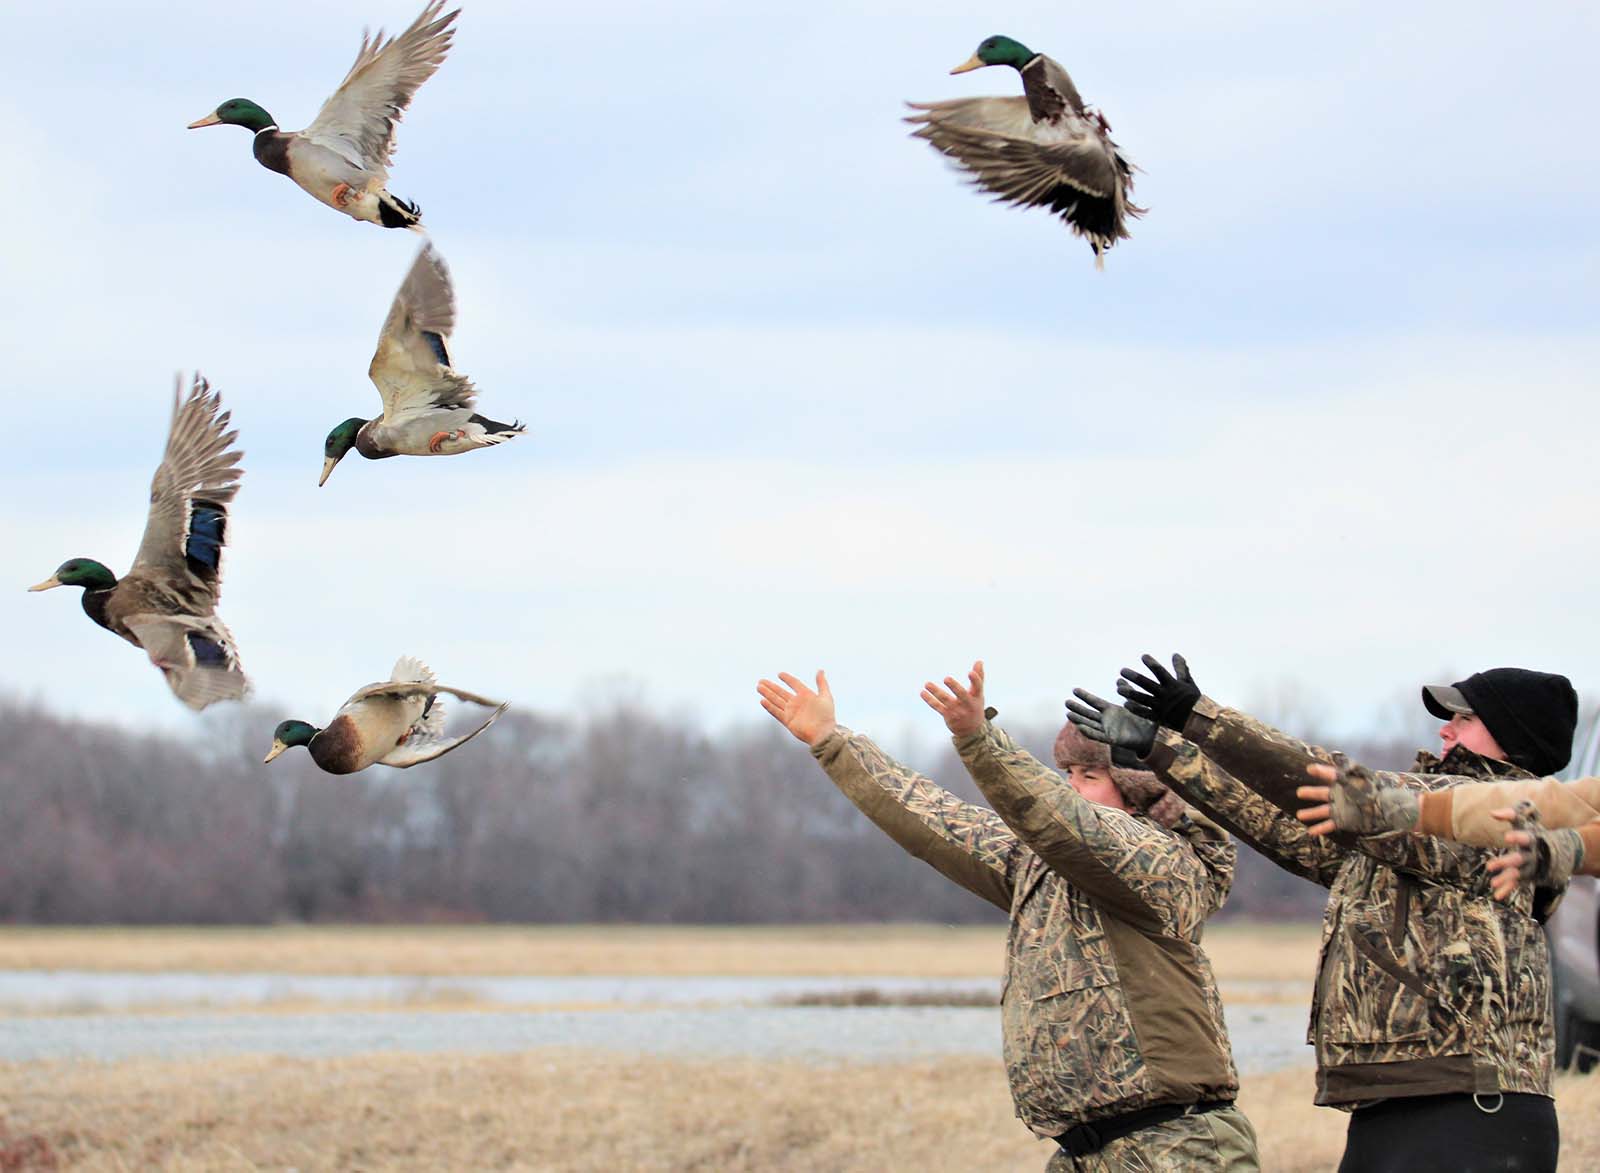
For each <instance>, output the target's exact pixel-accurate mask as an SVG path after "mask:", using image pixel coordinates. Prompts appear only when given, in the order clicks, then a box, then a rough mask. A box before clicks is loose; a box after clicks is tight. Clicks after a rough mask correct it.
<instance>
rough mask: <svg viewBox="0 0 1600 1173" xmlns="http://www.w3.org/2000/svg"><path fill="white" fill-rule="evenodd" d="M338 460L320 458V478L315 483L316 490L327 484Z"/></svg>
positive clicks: (329, 457) (336, 458) (336, 457)
mask: <svg viewBox="0 0 1600 1173" xmlns="http://www.w3.org/2000/svg"><path fill="white" fill-rule="evenodd" d="M340 459H341V458H340V457H338V456H324V457H323V458H322V478H321V479H320V480H319V481H317V488H319V489H320V488H322V486H323V485H325V484H327V483H328V478H329V477H330V476H332V475H333V466H334V465H336V464H338V463H339V461H340Z"/></svg>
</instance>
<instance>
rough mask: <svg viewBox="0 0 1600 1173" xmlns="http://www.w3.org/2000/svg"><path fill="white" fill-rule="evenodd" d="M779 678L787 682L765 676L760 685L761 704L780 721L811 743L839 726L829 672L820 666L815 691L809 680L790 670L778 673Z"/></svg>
mask: <svg viewBox="0 0 1600 1173" xmlns="http://www.w3.org/2000/svg"><path fill="white" fill-rule="evenodd" d="M778 679H779V680H781V681H783V684H774V683H773V682H772V681H770V680H763V681H761V682H760V683H759V684H757V685H756V692H757V693H759V694H760V696H761V707H762V708H763V709H765V710H767V712H769V713H771V714H772V715H773V716H774V717H775V718H777V721H778V724H780V725H782V726H783V727H784V728H785V729H787V730H788V731H789V732H790V733H793V734H794V735H795V737H797V738H799V739H800V740H801V741H803V742H805V743H806V744H807V745H816V744H817V743H818V742H820V741H822V740H824V739H825V738H826V737H827V736H828V734H830V733H832V732H833V731H834V729H836V728H837V727H838V724H839V723H838V722H837V721H836V720H834V717H833V690H832V689H830V688H829V687H828V674H827V673H826V672H824V671H822V670H821V669H820V668H819V669H817V688H816V691H815V692H813V691H812V690H811V689H810V688H809V687H808V686H807V685H806V683H805V681H803V680H801V679H800V678H799V677H797V676H790V675H789V674H788V673H787V672H780V673H778ZM785 684H786V685H788V687H787V688H785V687H784V685H785Z"/></svg>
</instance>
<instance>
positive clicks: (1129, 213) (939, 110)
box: [906, 36, 1144, 268]
mask: <svg viewBox="0 0 1600 1173" xmlns="http://www.w3.org/2000/svg"><path fill="white" fill-rule="evenodd" d="M990 65H1009V66H1011V68H1013V69H1015V70H1016V71H1017V72H1018V73H1019V74H1021V75H1022V96H1021V97H1019V98H1017V97H1013V98H957V99H954V100H952V101H946V102H912V103H910V106H911V107H912V109H914V110H917V111H919V112H918V113H916V114H913V115H911V116H910V117H909V118H907V119H906V121H907V122H910V123H912V124H913V125H915V126H916V127H917V129H916V130H915V131H913V132H912V133H913V134H914V135H915V136H916V137H917V138H921V139H926V140H927V141H928V142H929V143H931V144H932V145H933V147H934V148H935V149H936V150H938V151H939V152H940V153H942V154H944V155H946V156H948V157H949V158H951V159H953V160H955V162H956V163H957V164H959V165H960V166H961V167H963V168H964V169H965V170H966V171H967V172H968V173H969V174H970V176H971V178H972V181H973V183H975V184H976V185H977V186H979V187H981V188H983V189H984V190H985V191H990V192H993V193H994V195H995V198H996V199H997V200H999V201H1000V202H1002V203H1012V204H1018V205H1021V206H1023V207H1042V208H1048V209H1050V210H1051V211H1052V212H1055V213H1056V214H1058V215H1059V216H1060V217H1061V218H1062V220H1063V221H1065V222H1066V224H1067V226H1068V227H1069V228H1071V229H1072V231H1073V232H1074V233H1075V234H1077V235H1078V236H1081V237H1083V238H1084V239H1085V240H1087V241H1088V242H1089V247H1090V248H1091V249H1093V250H1094V258H1095V267H1096V268H1104V264H1105V263H1104V259H1103V254H1104V252H1105V250H1106V249H1108V248H1110V247H1111V246H1112V245H1114V244H1116V243H1117V241H1119V240H1126V239H1127V238H1128V227H1127V222H1128V220H1129V219H1130V218H1132V217H1135V216H1140V215H1143V214H1144V209H1143V208H1140V207H1138V206H1136V205H1134V204H1132V203H1130V202H1129V200H1128V197H1129V195H1130V193H1131V192H1132V191H1133V167H1132V165H1131V164H1130V163H1129V162H1128V161H1127V159H1126V158H1124V157H1123V155H1122V152H1121V149H1120V148H1118V146H1117V144H1116V143H1114V142H1112V141H1111V135H1110V131H1111V127H1110V125H1109V124H1108V123H1107V122H1106V120H1105V118H1104V117H1103V116H1102V115H1101V114H1100V113H1099V112H1098V111H1095V110H1092V109H1091V108H1090V107H1089V106H1088V105H1086V104H1085V103H1084V100H1083V99H1082V98H1081V97H1080V96H1079V95H1078V90H1077V87H1076V86H1074V85H1073V84H1072V79H1071V78H1070V77H1068V76H1067V71H1066V70H1065V69H1062V68H1061V66H1060V65H1058V64H1057V63H1056V62H1054V61H1052V60H1051V59H1050V58H1048V57H1046V56H1045V55H1044V54H1043V53H1035V52H1034V51H1033V50H1032V49H1029V48H1028V47H1027V46H1026V45H1024V44H1022V43H1021V42H1020V41H1015V40H1013V39H1012V38H1010V37H1001V36H994V37H989V38H987V39H985V40H984V41H983V43H982V44H980V45H979V46H978V49H977V52H975V53H973V55H972V56H971V57H969V58H968V59H967V60H966V61H963V62H962V63H961V64H960V65H958V66H956V67H955V68H954V69H952V70H951V71H950V72H951V73H967V72H969V71H971V70H974V69H982V68H984V67H985V66H990Z"/></svg>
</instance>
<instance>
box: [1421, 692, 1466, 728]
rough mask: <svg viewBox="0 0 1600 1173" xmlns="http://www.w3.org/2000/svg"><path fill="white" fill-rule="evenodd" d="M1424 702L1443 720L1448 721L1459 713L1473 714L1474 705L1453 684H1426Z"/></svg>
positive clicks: (1463, 714)
mask: <svg viewBox="0 0 1600 1173" xmlns="http://www.w3.org/2000/svg"><path fill="white" fill-rule="evenodd" d="M1422 703H1423V705H1425V706H1426V707H1427V710H1428V712H1430V713H1432V714H1433V715H1434V716H1435V717H1437V718H1439V720H1441V721H1448V720H1449V719H1450V718H1451V717H1453V716H1456V715H1457V714H1460V715H1461V716H1465V717H1470V716H1471V715H1472V706H1471V705H1470V704H1468V703H1467V698H1466V696H1465V694H1463V693H1462V691H1461V690H1460V689H1459V688H1457V687H1456V686H1455V685H1453V684H1424V685H1423V686H1422Z"/></svg>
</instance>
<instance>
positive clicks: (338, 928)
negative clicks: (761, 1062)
mask: <svg viewBox="0 0 1600 1173" xmlns="http://www.w3.org/2000/svg"><path fill="white" fill-rule="evenodd" d="M1205 944H1206V950H1207V951H1208V952H1209V953H1210V955H1211V960H1212V963H1213V965H1214V966H1215V967H1216V971H1217V976H1218V978H1220V979H1221V980H1223V981H1231V980H1241V979H1255V980H1283V981H1298V980H1300V979H1302V978H1304V979H1306V980H1307V981H1309V980H1310V978H1311V973H1312V969H1313V967H1314V964H1315V958H1316V949H1317V927H1316V926H1315V925H1304V924H1293V925H1252V924H1226V923H1224V924H1221V925H1215V926H1213V927H1212V928H1210V929H1208V930H1207V932H1206V942H1205ZM1004 957H1005V929H1004V928H1003V927H998V926H957V927H948V926H942V925H801V926H754V927H744V926H739V927H720V926H715V927H709V926H691V927H683V926H650V925H625V926H618V925H578V926H532V927H529V926H500V925H495V926H479V925H472V926H441V927H431V926H429V927H416V926H409V925H407V926H393V927H389V926H379V927H373V926H365V925H363V926H342V925H330V926H316V927H305V926H278V927H270V928H215V929H212V928H206V929H192V928H149V929H146V928H103V929H102V928H66V929H55V928H49V929H46V928H17V927H8V928H0V970H5V969H86V970H108V971H124V972H128V971H131V972H140V973H154V972H163V971H165V972H171V971H180V970H181V971H192V972H197V973H300V974H304V973H345V974H418V975H424V976H430V977H450V976H469V975H472V976H477V975H483V976H489V975H503V974H538V975H549V976H578V975H584V974H604V975H607V976H614V975H629V974H648V975H657V976H687V975H697V974H723V975H727V976H733V977H743V976H761V975H783V976H792V977H807V976H828V977H831V976H839V977H854V976H864V975H875V976H886V977H892V976H901V975H906V976H911V975H917V976H923V977H949V978H957V977H987V976H998V975H999V973H1000V967H1001V964H1002V962H1003V960H1004Z"/></svg>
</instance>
